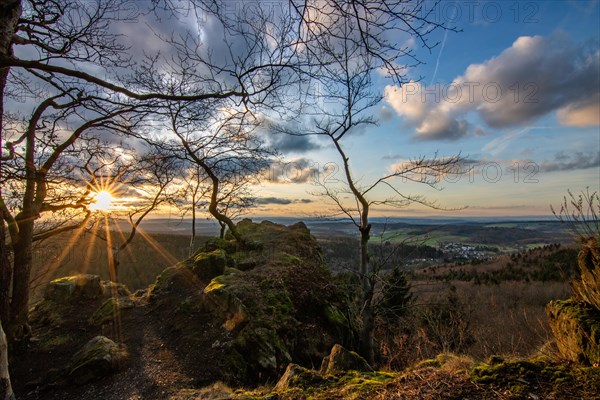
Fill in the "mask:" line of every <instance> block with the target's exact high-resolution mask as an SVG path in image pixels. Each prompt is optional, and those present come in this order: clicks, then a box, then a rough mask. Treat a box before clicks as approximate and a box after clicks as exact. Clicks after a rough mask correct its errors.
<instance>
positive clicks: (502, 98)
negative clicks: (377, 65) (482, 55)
mask: <svg viewBox="0 0 600 400" xmlns="http://www.w3.org/2000/svg"><path fill="white" fill-rule="evenodd" d="M599 68H600V51H598V50H597V49H595V50H593V51H590V50H589V49H588V48H586V47H585V46H583V45H577V44H575V43H573V42H572V41H571V40H570V39H569V38H568V37H567V36H566V35H565V34H555V35H552V36H549V37H543V36H522V37H519V38H518V39H517V40H515V42H514V43H513V44H512V46H511V47H509V48H507V49H505V50H504V51H502V52H501V53H500V54H499V55H498V56H496V57H493V58H491V59H489V60H487V61H485V62H483V63H481V64H471V65H469V66H468V67H467V69H466V70H465V72H464V73H463V74H462V75H460V76H458V77H457V78H455V79H454V80H453V81H452V82H451V83H450V84H447V85H442V84H435V85H431V86H428V87H426V86H424V85H422V84H421V83H419V82H409V83H407V84H405V85H404V86H403V87H401V88H397V87H392V86H387V87H386V89H385V93H384V94H385V98H386V101H387V103H388V104H389V105H390V106H391V107H392V108H393V109H394V110H395V111H396V112H397V113H398V115H400V116H402V117H403V118H404V120H405V122H406V123H407V124H409V125H411V126H412V127H414V128H415V131H416V133H415V135H414V137H415V138H416V139H421V140H441V139H444V140H457V139H459V138H462V137H464V136H466V135H468V134H475V135H482V134H485V133H487V132H488V131H487V130H486V129H484V128H483V127H481V126H473V125H471V124H470V123H468V122H467V121H466V119H465V118H466V115H467V114H468V113H476V114H477V115H478V116H479V117H480V119H481V120H482V121H483V122H485V124H486V125H487V126H488V127H491V128H507V127H513V126H519V125H524V124H526V123H528V122H531V121H533V120H535V119H537V118H539V117H541V116H544V115H547V114H549V113H551V112H556V113H557V117H558V120H559V122H560V123H561V124H563V125H566V126H576V127H583V126H597V125H599V124H600V117H599V115H600V93H599V92H598V87H600V76H599V74H598V69H599Z"/></svg>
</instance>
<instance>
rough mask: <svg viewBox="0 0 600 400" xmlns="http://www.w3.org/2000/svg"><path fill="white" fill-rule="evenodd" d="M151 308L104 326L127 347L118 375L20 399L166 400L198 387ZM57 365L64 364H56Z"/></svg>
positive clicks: (104, 331)
mask: <svg viewBox="0 0 600 400" xmlns="http://www.w3.org/2000/svg"><path fill="white" fill-rule="evenodd" d="M151 311H152V309H151V305H148V304H147V303H142V304H138V305H137V306H136V307H134V308H130V309H125V310H122V311H121V316H120V324H111V325H105V326H104V327H103V328H102V334H103V335H105V336H107V337H109V338H111V339H113V340H115V341H117V342H121V343H124V344H125V345H126V346H127V351H128V359H127V361H126V362H125V363H124V364H123V365H122V367H121V370H120V371H118V372H117V373H115V374H113V375H111V376H109V377H106V378H103V379H100V380H97V381H94V382H90V383H88V384H85V385H84V386H80V387H76V386H73V385H66V386H62V387H60V386H59V387H49V388H46V389H44V390H42V391H41V392H35V391H32V392H30V393H18V394H19V399H27V400H30V399H31V400H34V399H36V400H37V399H39V400H41V399H44V400H54V399H56V400H59V399H60V400H64V399H81V400H93V399H102V400H104V399H110V400H120V399H128V400H137V399H167V398H169V397H170V395H172V394H173V393H175V392H177V391H178V390H179V389H184V388H191V387H194V386H196V385H197V382H198V381H197V379H195V378H194V377H193V376H191V374H190V372H189V368H186V367H185V365H183V363H182V361H181V354H178V353H179V350H180V349H178V348H177V344H173V343H169V340H168V339H166V338H165V333H164V332H165V328H168V321H161V320H159V317H158V314H155V313H153V312H151ZM55 361H56V364H57V365H58V364H59V363H62V362H64V361H66V360H55Z"/></svg>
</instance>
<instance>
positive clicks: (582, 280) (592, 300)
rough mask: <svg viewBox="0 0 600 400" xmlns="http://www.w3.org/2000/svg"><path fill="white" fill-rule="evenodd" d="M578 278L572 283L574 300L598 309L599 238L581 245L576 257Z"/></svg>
mask: <svg viewBox="0 0 600 400" xmlns="http://www.w3.org/2000/svg"><path fill="white" fill-rule="evenodd" d="M577 265H578V267H579V278H578V279H576V280H575V281H574V282H572V285H571V286H572V288H573V292H574V298H575V299H576V300H578V301H580V302H583V303H586V304H589V305H590V306H591V307H593V308H595V309H596V310H599V309H600V237H596V238H589V239H588V240H587V241H585V242H584V243H582V246H581V250H580V251H579V254H578V256H577Z"/></svg>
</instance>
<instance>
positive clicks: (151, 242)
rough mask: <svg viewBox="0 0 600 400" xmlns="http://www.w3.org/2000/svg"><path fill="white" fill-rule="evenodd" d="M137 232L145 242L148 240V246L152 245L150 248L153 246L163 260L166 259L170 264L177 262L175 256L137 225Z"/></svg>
mask: <svg viewBox="0 0 600 400" xmlns="http://www.w3.org/2000/svg"><path fill="white" fill-rule="evenodd" d="M138 233H139V234H140V236H142V237H143V238H144V239H145V240H146V242H148V244H149V245H150V246H152V248H154V250H156V251H157V252H158V254H160V256H161V257H163V259H164V260H165V261H168V262H169V263H170V264H176V263H178V262H179V260H178V259H177V258H176V257H175V256H173V255H172V254H171V253H170V252H169V251H168V250H166V249H165V248H164V247H162V246H161V244H160V243H158V242H157V241H156V240H154V238H152V236H150V235H148V234H147V233H146V232H144V231H143V230H142V229H140V228H139V227H138Z"/></svg>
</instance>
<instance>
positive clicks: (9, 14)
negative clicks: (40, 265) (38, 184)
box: [0, 0, 21, 323]
mask: <svg viewBox="0 0 600 400" xmlns="http://www.w3.org/2000/svg"><path fill="white" fill-rule="evenodd" d="M20 16H21V1H20V0H0V56H11V55H12V40H13V35H14V34H15V30H16V27H17V22H18V20H19V17H20ZM9 71H10V68H9V67H5V68H0V148H2V147H3V146H4V144H3V143H2V138H3V137H4V135H3V133H2V126H3V122H4V121H3V119H4V93H5V89H6V83H7V79H8V73H9ZM1 163H2V160H1V159H0V167H1ZM0 171H1V169H0ZM0 173H1V172H0ZM1 178H2V177H1V176H0V180H1ZM1 201H3V200H2V185H0V202H1ZM4 212H5V208H4V204H0V319H1V320H2V321H4V322H5V323H7V322H8V321H9V318H10V285H11V282H12V265H11V264H10V259H9V257H8V251H7V248H6V235H7V231H6V225H5V224H4V222H5V221H6V220H7V218H8V216H7V215H5V214H4Z"/></svg>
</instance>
